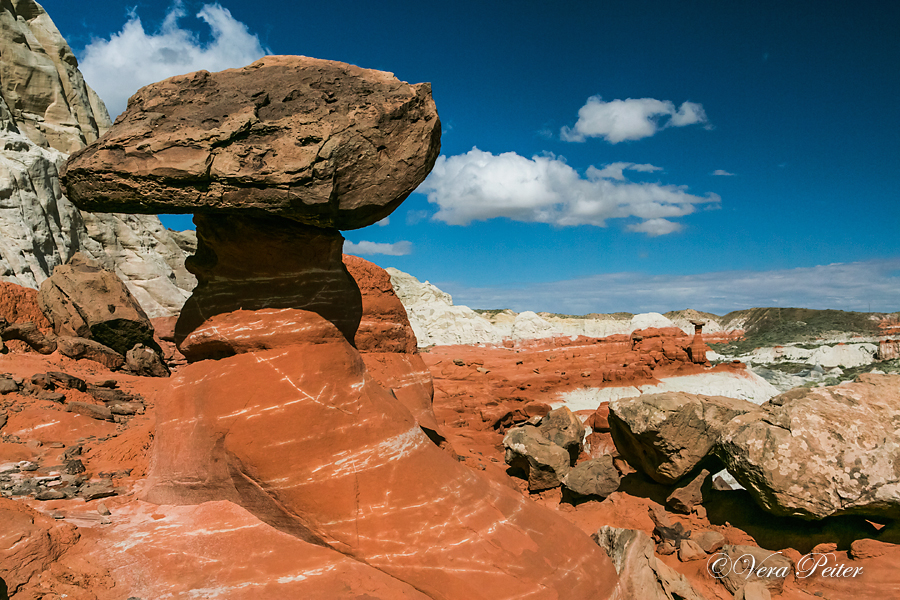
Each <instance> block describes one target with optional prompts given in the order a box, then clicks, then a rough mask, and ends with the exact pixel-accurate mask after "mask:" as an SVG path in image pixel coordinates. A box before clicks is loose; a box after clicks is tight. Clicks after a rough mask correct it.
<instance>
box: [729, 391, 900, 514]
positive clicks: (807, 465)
mask: <svg viewBox="0 0 900 600" xmlns="http://www.w3.org/2000/svg"><path fill="white" fill-rule="evenodd" d="M761 408H762V412H761V413H756V414H745V415H743V416H740V417H738V418H736V419H735V420H734V421H732V422H731V423H729V424H728V426H727V427H726V428H725V430H724V433H723V435H722V439H721V441H720V443H719V445H718V446H717V448H716V454H717V455H718V456H719V457H720V458H721V459H722V461H723V462H724V463H725V465H726V466H727V468H728V471H729V472H730V473H731V474H732V475H734V477H735V479H737V481H738V482H739V483H740V484H741V485H742V486H744V487H745V488H747V490H748V491H749V492H750V493H751V494H752V495H753V498H754V499H755V500H756V501H757V502H758V503H759V505H760V506H762V507H763V508H764V509H765V510H767V511H769V512H771V513H774V514H776V515H783V516H793V517H800V518H804V519H823V518H825V517H828V516H832V515H841V514H860V515H868V516H873V517H879V516H880V517H888V518H891V519H897V518H900V468H898V463H897V456H898V453H900V434H898V430H897V427H898V423H900V376H897V375H871V374H864V375H860V376H859V378H858V379H857V381H856V382H854V383H844V384H841V385H838V386H833V387H825V388H811V389H796V390H792V391H790V392H786V393H784V394H781V395H780V396H777V397H775V398H773V399H772V400H770V401H769V402H768V403H766V404H763V405H762V407H761Z"/></svg>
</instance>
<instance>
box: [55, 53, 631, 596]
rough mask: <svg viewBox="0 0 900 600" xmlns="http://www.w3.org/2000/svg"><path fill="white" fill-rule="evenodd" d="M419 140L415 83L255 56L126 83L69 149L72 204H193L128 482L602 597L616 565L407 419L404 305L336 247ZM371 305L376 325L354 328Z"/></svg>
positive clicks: (477, 592) (416, 390) (427, 111)
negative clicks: (112, 105)
mask: <svg viewBox="0 0 900 600" xmlns="http://www.w3.org/2000/svg"><path fill="white" fill-rule="evenodd" d="M176 105H177V106H176ZM439 139H440V123H439V121H438V118H437V113H436V111H435V108H434V103H433V101H432V100H431V95H430V89H429V87H428V85H427V84H419V85H415V86H410V85H408V84H405V83H402V82H399V81H397V80H396V79H395V78H393V76H391V75H390V74H387V73H378V72H375V71H368V70H364V69H359V68H356V67H351V66H349V65H344V64H341V63H335V62H328V61H319V60H314V59H309V58H302V57H269V58H265V59H263V60H261V61H259V62H257V63H255V64H254V65H251V66H250V67H247V68H245V69H238V70H231V71H225V72H222V73H205V72H201V73H196V74H192V75H186V76H183V77H176V78H172V79H169V80H167V81H164V82H161V83H159V84H154V85H152V86H148V87H146V88H144V89H143V90H141V92H139V93H138V95H137V96H135V97H134V98H133V99H132V101H131V102H130V104H129V109H128V112H127V113H126V114H125V116H124V117H123V118H122V119H120V120H119V121H118V122H117V124H116V125H115V126H114V127H113V128H112V129H111V130H110V132H109V133H108V134H107V136H105V137H104V138H103V139H102V140H101V141H100V142H98V143H97V144H96V145H94V146H92V147H89V148H88V149H86V150H85V151H84V152H82V153H79V154H77V155H75V156H74V157H73V158H72V160H71V161H70V163H69V165H68V167H67V170H66V184H67V189H68V192H69V194H70V195H71V197H72V198H73V199H74V201H75V202H76V203H78V204H79V205H81V206H83V207H91V208H92V209H96V210H166V211H170V212H171V211H181V212H194V213H196V217H195V219H196V223H197V235H198V239H199V244H198V250H197V255H196V256H195V258H193V259H192V260H190V261H189V262H188V268H189V269H190V270H191V271H192V272H193V273H195V274H196V275H197V278H198V281H199V283H198V286H197V288H196V290H195V291H194V295H193V296H192V298H191V300H190V301H189V302H188V304H187V306H186V307H185V310H184V312H183V313H182V316H181V317H180V319H179V322H178V324H177V326H176V338H177V339H178V341H179V346H180V349H181V351H182V352H183V353H184V355H185V356H186V357H187V358H188V359H189V360H190V361H191V364H188V365H186V366H185V367H182V368H181V369H180V370H179V371H178V372H177V373H176V374H175V375H174V376H173V377H172V379H171V380H170V382H169V387H168V389H166V390H165V391H164V392H163V393H161V394H159V395H158V396H157V398H156V403H157V415H158V421H157V423H158V425H157V429H156V433H155V440H154V449H153V459H152V463H151V470H150V473H149V475H148V481H147V486H146V488H145V492H144V498H145V500H147V501H149V502H152V503H157V504H167V505H171V504H187V505H202V504H204V503H207V502H212V501H216V502H221V501H230V502H232V503H235V504H238V505H240V506H242V507H243V508H244V509H246V510H247V511H249V512H250V513H252V514H253V515H255V517H256V518H258V519H260V520H261V521H263V522H265V523H268V524H269V525H271V526H273V527H275V528H276V529H278V530H280V531H281V532H283V533H287V534H290V535H292V536H294V537H295V538H298V539H300V540H302V541H304V542H308V543H311V544H315V545H318V546H321V547H324V548H325V549H326V550H327V551H328V552H331V553H332V556H333V563H335V564H337V563H339V562H340V564H345V563H344V562H343V561H345V557H349V558H351V559H355V560H356V561H359V562H360V563H365V565H367V566H368V567H374V568H375V569H378V570H379V571H381V572H383V573H385V574H387V575H388V576H390V577H391V578H393V579H394V580H399V581H401V582H404V583H405V584H408V585H410V586H412V587H413V588H415V589H416V590H418V591H419V592H420V593H422V594H424V595H425V596H426V597H429V598H433V599H447V600H451V599H463V598H465V599H466V600H468V599H479V598H483V599H488V598H490V599H492V600H493V599H498V598H510V599H512V598H524V597H533V598H548V599H549V598H554V599H559V598H566V599H569V600H576V599H580V598H584V599H588V598H590V599H591V600H595V599H603V598H608V597H609V596H610V594H611V593H612V590H613V587H614V586H615V583H616V581H615V580H616V574H615V570H614V568H613V566H612V564H611V562H610V560H609V558H608V557H607V556H606V555H605V553H604V552H603V551H602V550H601V549H600V548H599V547H597V546H596V545H595V544H593V543H592V542H591V540H590V539H589V538H588V537H587V536H586V535H585V534H583V533H582V532H581V531H579V530H578V529H577V528H576V527H575V526H574V525H572V524H570V523H568V522H566V521H565V520H563V519H561V518H559V517H558V516H556V515H554V514H553V513H552V512H550V511H547V510H545V509H543V508H540V507H538V506H537V505H535V504H533V503H531V502H530V501H528V500H527V499H526V498H524V497H522V496H521V495H520V494H518V493H517V492H515V491H514V490H512V489H511V488H509V487H506V486H503V485H498V484H496V483H494V482H491V481H489V480H488V479H487V478H484V477H482V476H480V475H478V474H476V473H474V472H473V471H472V470H470V469H469V468H467V467H466V466H464V465H462V464H461V463H460V462H458V461H457V460H456V459H455V457H454V456H452V455H451V454H450V453H448V452H446V451H445V450H443V449H441V448H439V447H438V446H437V445H436V444H435V441H437V440H435V439H434V438H433V437H431V438H430V437H429V436H428V435H426V433H425V432H424V431H423V429H424V430H428V429H429V428H430V427H432V426H435V425H436V424H430V423H427V422H425V420H426V416H423V415H426V413H429V414H430V407H424V406H420V407H419V408H420V409H421V410H416V409H411V408H409V407H408V406H409V404H410V402H409V401H408V400H409V399H408V398H407V399H406V400H404V393H406V392H409V393H411V394H414V395H416V396H417V400H416V402H419V403H420V404H423V403H425V402H427V400H424V401H423V396H424V394H427V393H428V386H427V385H425V384H424V382H423V381H422V379H423V377H424V375H423V374H422V373H421V372H419V371H417V368H416V364H415V363H414V362H413V361H414V359H415V358H418V357H417V355H415V354H412V353H411V352H410V350H412V347H411V344H410V341H411V340H410V339H409V337H408V331H407V328H408V323H403V322H402V320H401V319H399V310H398V309H399V308H402V307H394V308H391V302H392V300H391V299H390V297H389V296H384V297H382V300H384V302H380V301H379V302H374V303H371V304H370V305H369V306H366V305H364V304H363V302H362V299H361V294H360V290H359V285H360V284H358V283H357V281H358V280H357V279H356V275H352V274H351V271H352V272H355V273H357V274H360V273H363V272H364V271H365V265H359V264H357V265H355V266H354V267H353V268H352V269H351V270H350V271H348V269H347V268H346V267H345V266H344V264H343V262H342V261H341V252H340V250H341V242H342V237H341V235H340V233H339V232H338V230H337V228H356V227H362V226H365V225H368V224H371V223H374V222H375V221H376V220H378V219H381V218H383V217H384V216H386V215H388V214H389V213H390V212H391V211H392V210H393V209H394V208H396V206H397V205H398V204H399V203H400V202H402V200H403V199H404V198H405V197H406V195H407V194H408V193H409V192H410V191H412V189H414V188H415V187H416V185H418V184H419V183H420V182H421V181H422V179H424V177H425V176H426V175H427V173H428V171H429V169H430V168H431V166H432V163H433V161H434V160H435V157H436V156H437V154H438V151H439ZM351 262H353V261H351ZM360 267H362V268H360ZM359 280H361V281H363V282H364V283H363V284H362V285H366V286H369V287H373V284H374V286H377V285H378V284H377V282H374V281H369V280H367V279H366V278H365V277H364V276H360V277H359ZM392 313H395V314H396V317H397V318H396V320H395V319H394V317H391V316H390V315H391V314H392ZM384 316H388V317H389V318H390V320H392V321H395V322H392V323H390V324H388V325H387V326H386V329H390V330H393V331H394V332H395V334H396V335H394V336H393V339H392V340H390V343H385V344H384V345H382V344H383V342H382V341H378V342H374V341H373V340H371V339H368V337H367V336H368V335H369V332H372V331H378V330H379V329H381V326H380V325H379V324H378V321H379V319H380V318H383V317H384ZM404 316H405V315H404ZM361 320H363V322H364V328H363V329H362V330H360V328H359V324H360V321H361ZM360 350H364V353H363V354H361V353H360ZM376 355H381V356H382V357H384V356H385V355H395V356H409V357H412V358H411V359H410V360H409V361H407V364H408V366H409V370H408V371H407V372H406V373H407V375H403V374H402V372H401V375H400V376H394V380H393V382H388V381H387V379H388V378H387V377H384V376H383V375H384V374H382V376H381V380H382V382H384V383H385V385H386V386H388V388H389V389H386V387H384V386H383V385H381V384H380V383H379V375H377V374H373V373H370V372H369V371H368V369H367V365H368V364H374V362H377V357H376ZM367 356H370V357H376V358H372V359H368V360H367ZM385 372H386V373H388V372H390V373H397V371H393V370H391V369H386V370H385ZM417 378H418V379H417ZM416 381H418V383H416ZM429 383H430V382H429ZM417 386H420V387H417ZM422 388H424V389H422ZM426 408H427V409H428V410H425V409H426ZM417 419H418V421H417ZM238 560H240V559H238ZM307 562H309V561H307ZM302 565H303V561H298V568H301V569H302ZM134 568H140V565H135V567H134ZM301 574H302V573H301ZM367 591H368V592H370V596H371V593H373V592H375V593H377V590H374V589H373V590H364V589H359V588H357V589H355V590H353V591H352V592H347V593H346V594H345V595H337V596H334V597H348V598H349V597H354V598H355V597H360V594H361V593H365V592H367ZM351 593H352V596H351V595H350V594H351ZM377 597H383V598H387V597H389V596H384V595H381V594H379V596H377ZM391 597H396V596H391Z"/></svg>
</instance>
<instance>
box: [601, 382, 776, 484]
mask: <svg viewBox="0 0 900 600" xmlns="http://www.w3.org/2000/svg"><path fill="white" fill-rule="evenodd" d="M757 409H758V406H757V405H755V404H753V403H751V402H748V401H746V400H738V399H735V398H725V397H721V396H698V395H696V394H687V393H683V392H667V393H662V394H648V395H644V396H638V397H635V398H622V399H619V400H614V401H612V402H610V404H609V425H610V430H611V432H612V436H613V440H614V441H615V443H616V448H617V449H618V451H619V453H620V454H621V455H622V456H623V457H624V458H625V460H627V461H628V462H629V463H630V464H631V465H632V466H634V467H635V468H637V469H639V470H641V471H643V472H644V473H645V474H647V475H649V476H650V477H651V478H653V479H654V480H656V481H658V482H660V483H674V482H676V481H678V480H679V479H680V478H681V477H683V476H684V475H686V474H688V473H689V472H690V471H692V470H693V469H694V468H695V467H696V466H697V465H698V464H699V463H700V461H701V460H703V459H704V458H705V457H706V456H707V454H709V452H710V450H712V448H713V445H714V444H715V443H716V441H718V439H719V436H720V435H721V432H722V430H723V428H724V427H725V425H726V424H727V423H728V422H729V421H731V420H732V419H733V418H734V417H736V416H738V415H742V414H744V413H748V412H751V411H755V410H757Z"/></svg>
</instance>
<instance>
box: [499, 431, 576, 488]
mask: <svg viewBox="0 0 900 600" xmlns="http://www.w3.org/2000/svg"><path fill="white" fill-rule="evenodd" d="M503 446H504V448H506V464H508V465H509V466H511V467H514V468H518V469H522V470H523V471H525V474H526V476H527V478H528V489H529V490H530V491H532V492H538V491H541V490H549V489H551V488H555V487H558V486H559V485H560V484H561V483H562V481H563V480H564V479H565V476H566V474H567V473H568V472H569V468H570V467H569V464H570V462H569V461H570V458H569V453H568V452H567V451H566V450H565V449H564V448H562V447H561V446H559V445H558V444H554V443H553V442H551V441H550V440H548V439H547V438H546V437H544V436H543V434H542V433H541V431H540V430H539V429H538V428H537V427H535V426H533V425H525V426H523V427H515V428H513V429H510V430H509V431H508V432H507V433H506V436H504V438H503Z"/></svg>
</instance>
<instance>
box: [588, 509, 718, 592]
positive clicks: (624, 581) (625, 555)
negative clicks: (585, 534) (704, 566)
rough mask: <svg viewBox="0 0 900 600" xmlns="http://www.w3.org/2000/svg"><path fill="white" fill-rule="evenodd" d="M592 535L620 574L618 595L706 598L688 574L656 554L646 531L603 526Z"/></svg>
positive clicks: (617, 587)
mask: <svg viewBox="0 0 900 600" xmlns="http://www.w3.org/2000/svg"><path fill="white" fill-rule="evenodd" d="M593 538H594V541H596V542H597V544H598V545H599V546H600V547H601V548H603V549H604V550H605V551H606V553H607V554H608V555H609V557H610V558H611V559H612V561H613V565H615V568H616V573H618V575H619V582H618V585H617V586H616V596H615V598H622V599H623V600H624V599H625V598H628V599H632V598H633V599H635V600H637V599H640V600H706V597H705V596H704V595H703V594H701V593H700V592H698V591H697V590H696V589H694V587H693V586H692V585H691V584H690V582H689V581H688V579H687V577H685V576H684V575H682V574H681V573H679V572H678V571H676V570H675V569H673V568H672V567H670V566H668V565H667V564H665V563H664V562H663V561H661V560H660V559H658V558H656V556H655V553H654V549H655V548H654V544H653V540H651V539H650V536H648V535H647V534H646V533H644V532H643V531H636V530H634V529H618V528H615V527H609V526H604V527H601V528H600V529H599V530H598V531H597V533H595V534H594V536H593Z"/></svg>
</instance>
